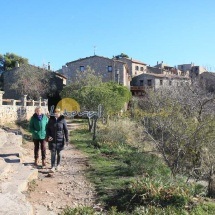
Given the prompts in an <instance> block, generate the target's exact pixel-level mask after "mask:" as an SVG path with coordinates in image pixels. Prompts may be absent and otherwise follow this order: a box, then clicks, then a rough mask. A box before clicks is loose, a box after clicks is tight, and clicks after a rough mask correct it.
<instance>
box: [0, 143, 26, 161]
mask: <svg viewBox="0 0 215 215" xmlns="http://www.w3.org/2000/svg"><path fill="white" fill-rule="evenodd" d="M23 151H24V150H23V148H21V147H17V146H16V147H1V148H0V157H1V158H5V157H9V156H16V157H18V158H19V159H20V161H22V158H23Z"/></svg>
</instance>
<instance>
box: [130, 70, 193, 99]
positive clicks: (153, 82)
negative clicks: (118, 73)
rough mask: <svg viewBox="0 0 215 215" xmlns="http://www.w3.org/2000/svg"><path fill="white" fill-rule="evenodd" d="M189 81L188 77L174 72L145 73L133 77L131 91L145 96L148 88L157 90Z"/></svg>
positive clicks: (133, 93) (135, 94) (181, 84)
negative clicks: (170, 73)
mask: <svg viewBox="0 0 215 215" xmlns="http://www.w3.org/2000/svg"><path fill="white" fill-rule="evenodd" d="M189 81H190V79H189V78H188V77H185V76H179V75H174V74H173V75H169V74H168V75H167V74H156V73H143V74H140V75H138V76H136V77H134V78H132V81H131V92H132V95H133V96H143V95H144V94H145V92H146V89H153V90H157V89H159V88H161V87H172V86H183V85H184V84H185V83H187V82H189Z"/></svg>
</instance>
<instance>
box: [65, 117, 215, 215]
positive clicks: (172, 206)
mask: <svg viewBox="0 0 215 215" xmlns="http://www.w3.org/2000/svg"><path fill="white" fill-rule="evenodd" d="M135 128H136V130H137V131H136V133H135ZM141 129H142V131H143V127H142V126H138V125H137V124H136V123H135V122H131V121H129V120H125V119H122V120H117V121H115V122H112V121H110V122H109V124H107V125H102V124H99V130H98V134H97V139H96V142H92V140H91V135H90V133H88V132H87V130H86V129H81V130H75V131H72V133H71V138H72V142H73V143H74V144H75V145H76V146H77V147H78V148H79V149H80V150H82V151H84V152H85V153H87V155H88V157H89V167H90V168H89V170H88V173H87V177H88V178H89V179H90V180H91V182H93V183H94V184H95V187H96V191H97V193H98V198H99V199H98V201H99V202H101V204H102V205H103V208H104V211H102V212H98V211H95V210H92V209H91V210H90V209H89V208H85V207H82V208H78V209H77V208H76V209H70V208H67V215H71V214H75V211H77V210H79V211H81V210H82V213H76V214H133V215H134V214H135V215H136V214H202V215H203V214H214V213H215V204H214V203H213V202H210V201H209V202H205V201H204V200H203V198H201V196H202V195H203V196H205V195H206V190H205V187H203V186H202V185H199V184H195V183H186V181H185V178H184V177H182V176H177V177H175V178H172V177H171V169H170V168H169V167H168V166H167V165H166V163H165V162H164V160H163V159H162V158H160V157H159V156H158V154H157V153H154V152H146V150H145V144H143V142H145V140H146V139H145V137H146V135H142V137H141V135H137V134H138V133H139V134H143V133H141ZM141 143H142V144H141ZM152 143H153V142H152ZM95 146H99V147H96V148H95ZM88 211H90V212H88Z"/></svg>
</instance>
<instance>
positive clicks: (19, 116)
mask: <svg viewBox="0 0 215 215" xmlns="http://www.w3.org/2000/svg"><path fill="white" fill-rule="evenodd" d="M3 94H4V92H3V91H0V125H4V124H5V123H10V122H16V121H23V120H29V119H30V118H31V116H32V115H33V114H34V112H35V108H36V106H40V107H41V108H42V112H43V113H44V114H48V106H47V100H44V101H42V100H41V98H40V99H39V101H34V100H30V101H28V100H27V99H26V97H27V95H24V96H23V99H22V100H14V99H3ZM5 104H6V105H5ZM17 104H20V105H17Z"/></svg>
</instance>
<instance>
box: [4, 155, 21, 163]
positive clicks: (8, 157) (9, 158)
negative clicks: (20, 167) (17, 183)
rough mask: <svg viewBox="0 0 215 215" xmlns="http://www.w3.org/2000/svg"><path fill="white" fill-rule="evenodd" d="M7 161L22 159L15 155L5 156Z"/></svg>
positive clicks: (13, 161) (16, 161)
mask: <svg viewBox="0 0 215 215" xmlns="http://www.w3.org/2000/svg"><path fill="white" fill-rule="evenodd" d="M4 160H5V162H6V163H20V162H21V159H20V158H19V157H17V156H15V155H10V156H7V157H4Z"/></svg>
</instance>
